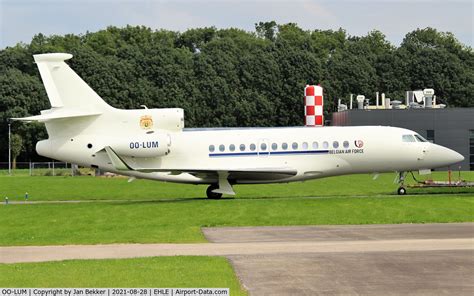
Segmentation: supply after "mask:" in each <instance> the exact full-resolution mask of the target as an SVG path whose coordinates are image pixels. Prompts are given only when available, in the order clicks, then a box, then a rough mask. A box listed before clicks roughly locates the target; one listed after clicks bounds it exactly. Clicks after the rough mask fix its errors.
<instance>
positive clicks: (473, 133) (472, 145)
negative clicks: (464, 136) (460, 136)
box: [469, 130, 474, 171]
mask: <svg viewBox="0 0 474 296" xmlns="http://www.w3.org/2000/svg"><path fill="white" fill-rule="evenodd" d="M469 170H471V171H474V130H470V131H469Z"/></svg>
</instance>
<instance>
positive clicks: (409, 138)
mask: <svg viewBox="0 0 474 296" xmlns="http://www.w3.org/2000/svg"><path fill="white" fill-rule="evenodd" d="M402 141H403V142H416V140H415V137H413V135H403V136H402Z"/></svg>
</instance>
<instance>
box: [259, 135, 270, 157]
mask: <svg viewBox="0 0 474 296" xmlns="http://www.w3.org/2000/svg"><path fill="white" fill-rule="evenodd" d="M257 154H258V156H259V157H268V155H270V145H269V141H268V139H259V140H258V146H257Z"/></svg>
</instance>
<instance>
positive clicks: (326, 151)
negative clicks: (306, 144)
mask: <svg viewBox="0 0 474 296" xmlns="http://www.w3.org/2000/svg"><path fill="white" fill-rule="evenodd" d="M327 153H329V150H306V151H262V152H234V153H209V156H210V157H223V156H257V155H289V154H327Z"/></svg>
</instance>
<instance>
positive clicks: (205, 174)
mask: <svg viewBox="0 0 474 296" xmlns="http://www.w3.org/2000/svg"><path fill="white" fill-rule="evenodd" d="M104 149H105V152H106V153H107V155H108V156H109V159H110V161H111V162H112V165H113V166H114V167H115V168H116V169H117V170H120V171H137V172H144V173H151V172H168V173H170V174H172V175H179V174H182V173H188V174H191V175H193V176H196V177H198V178H203V179H218V178H219V177H220V176H221V175H222V174H223V173H225V174H226V178H227V179H229V180H254V181H258V180H262V181H263V180H281V179H285V178H289V177H292V176H295V175H296V174H297V173H298V172H297V170H295V169H293V168H288V167H268V168H245V167H243V168H218V167H216V168H202V169H200V168H185V167H160V168H134V167H132V166H130V165H129V164H127V163H126V162H125V161H124V160H123V158H121V157H120V156H119V155H118V154H117V153H115V151H114V150H113V149H112V148H111V147H109V146H107V147H105V148H104Z"/></svg>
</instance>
